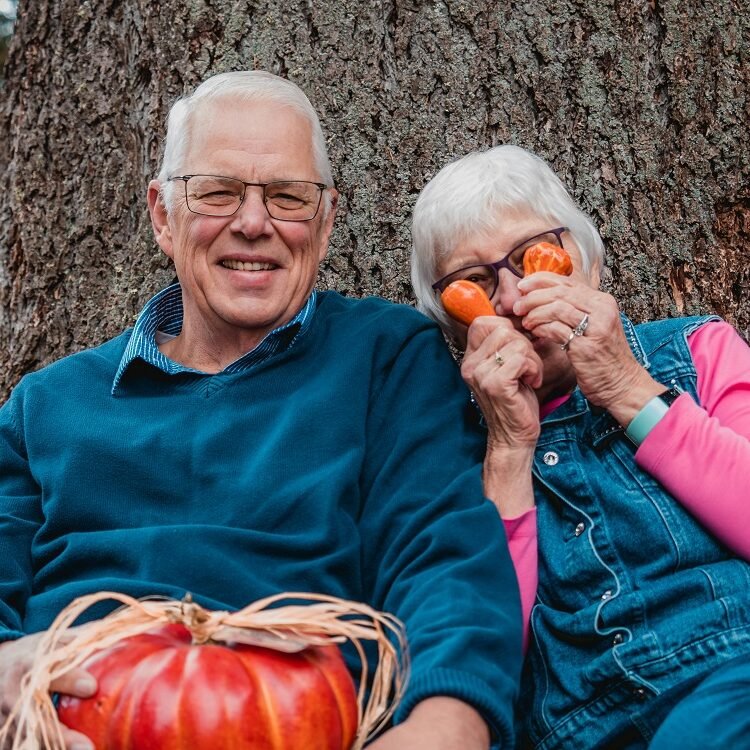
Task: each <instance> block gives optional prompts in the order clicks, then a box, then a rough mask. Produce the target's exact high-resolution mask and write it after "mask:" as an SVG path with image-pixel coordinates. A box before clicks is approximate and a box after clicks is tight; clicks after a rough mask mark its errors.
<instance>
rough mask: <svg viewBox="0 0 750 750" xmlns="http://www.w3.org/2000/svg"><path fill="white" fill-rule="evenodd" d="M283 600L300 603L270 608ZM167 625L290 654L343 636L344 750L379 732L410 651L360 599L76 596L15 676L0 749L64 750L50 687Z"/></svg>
mask: <svg viewBox="0 0 750 750" xmlns="http://www.w3.org/2000/svg"><path fill="white" fill-rule="evenodd" d="M106 599H114V600H116V601H119V602H121V603H122V604H123V605H124V606H123V607H120V608H119V609H117V610H115V611H114V612H112V613H111V614H109V615H107V616H106V617H104V618H102V619H101V620H93V621H91V622H88V623H86V624H84V625H80V626H77V627H75V628H73V629H72V630H71V629H70V628H71V625H72V624H73V622H75V620H76V619H77V618H78V617H79V616H80V614H81V613H82V612H84V611H85V610H87V609H88V608H89V607H91V606H93V605H94V604H96V603H97V602H101V601H104V600H106ZM284 600H298V601H302V602H305V603H304V604H288V605H285V606H279V607H276V606H273V605H275V604H277V603H278V602H282V601H284ZM167 623H181V624H183V625H184V626H185V627H186V628H187V629H188V630H189V631H190V632H191V634H192V636H193V642H194V643H205V642H207V641H209V640H211V641H221V642H234V643H238V642H240V643H249V644H252V645H260V646H264V647H266V648H275V649H277V650H279V651H287V652H290V651H292V652H293V651H300V650H302V649H303V648H306V647H307V646H317V645H328V644H333V643H341V642H344V641H349V642H350V643H351V644H352V645H353V646H354V647H355V649H356V650H357V654H358V655H359V658H360V661H361V664H362V674H361V679H360V684H359V690H358V693H357V714H358V730H357V736H356V739H355V741H354V744H353V745H352V748H351V750H361V748H362V747H363V746H364V744H365V742H366V741H367V740H369V739H371V738H372V737H374V736H375V735H376V734H378V733H379V732H380V731H382V729H383V728H384V727H385V725H386V724H387V722H388V720H389V719H390V717H391V716H392V715H393V712H394V711H395V710H396V707H397V706H398V703H399V701H400V700H401V698H402V697H403V694H404V690H405V689H406V682H407V680H408V675H409V653H408V648H407V643H406V633H405V629H404V626H403V624H402V623H401V622H400V621H399V620H398V619H397V618H395V617H393V616H392V615H389V614H385V613H383V612H378V611H377V610H375V609H372V608H371V607H368V606H367V605H365V604H360V603H358V602H351V601H347V600H345V599H339V598H337V597H333V596H325V595H322V594H310V593H294V592H291V593H284V594H277V595H275V596H269V597H267V598H265V599H260V600H258V601H256V602H254V603H253V604H250V605H249V606H247V607H245V608H244V609H241V610H239V611H237V612H222V611H211V610H207V609H203V607H200V606H199V605H198V604H195V603H194V602H192V600H191V599H190V598H189V596H188V597H186V598H185V599H184V600H183V601H181V602H180V601H177V600H175V599H156V598H153V599H152V598H149V599H141V600H138V599H134V598H132V597H130V596H127V595H125V594H118V593H113V592H109V591H101V592H99V593H96V594H90V595H88V596H82V597H79V598H78V599H75V600H74V601H73V602H71V603H70V604H69V605H68V606H67V607H66V608H65V609H63V610H62V612H60V614H59V615H58V616H57V618H56V619H55V621H54V622H53V623H52V625H51V626H50V628H49V630H47V631H46V632H45V633H44V635H43V637H42V638H41V640H40V641H39V645H38V647H37V651H36V655H35V658H34V663H33V666H32V668H31V670H30V671H29V672H28V673H27V674H26V675H25V676H24V678H23V680H22V683H21V694H20V696H19V699H18V701H17V702H16V705H15V706H14V708H13V710H12V711H11V713H10V714H9V716H8V717H7V720H6V721H5V723H4V724H3V727H2V729H0V748H8V750H39V748H40V747H41V748H45V750H65V743H64V741H63V737H62V730H61V727H60V722H59V721H58V719H57V712H56V710H55V707H54V705H53V703H52V699H51V696H50V685H51V684H52V683H53V682H54V681H55V680H56V679H57V678H58V677H60V676H61V675H63V674H65V673H66V672H68V671H70V670H71V669H73V668H75V667H79V666H81V665H82V664H83V663H84V662H85V661H86V660H87V659H88V658H89V657H90V656H91V655H92V654H94V653H95V652H97V651H101V650H103V649H106V648H109V647H110V646H113V645H114V644H116V643H118V642H119V641H121V640H123V639H124V638H128V637H130V636H135V635H140V634H141V633H145V632H146V631H148V630H151V629H153V628H155V627H158V626H160V625H164V624H167ZM364 641H374V642H375V643H376V644H377V649H378V663H377V667H376V669H375V673H374V675H373V678H372V686H371V691H370V697H369V699H368V700H367V702H366V704H365V693H366V689H367V683H368V679H367V678H368V664H367V658H366V656H365V651H364V646H363V642H364ZM8 743H10V744H8Z"/></svg>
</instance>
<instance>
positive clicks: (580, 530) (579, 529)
mask: <svg viewBox="0 0 750 750" xmlns="http://www.w3.org/2000/svg"><path fill="white" fill-rule="evenodd" d="M585 530H586V524H585V523H583V522H581V523H579V524H578V525H577V526H576V530H575V531H574V532H573V533H574V534H575V535H576V536H581V534H583V532H584V531H585Z"/></svg>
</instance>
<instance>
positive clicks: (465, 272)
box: [432, 227, 568, 299]
mask: <svg viewBox="0 0 750 750" xmlns="http://www.w3.org/2000/svg"><path fill="white" fill-rule="evenodd" d="M567 231H568V228H567V227H557V228H556V229H548V230H547V231H546V232H541V233H540V234H535V235H534V236H533V237H529V238H528V239H526V240H524V241H523V242H521V243H520V244H518V245H516V246H515V247H514V248H513V249H512V250H511V251H510V252H509V253H508V254H507V255H506V256H505V257H504V258H503V259H502V260H498V261H495V262H494V263H481V264H478V265H473V266H464V267H463V268H459V269H458V270H457V271H453V272H452V273H449V274H448V275H447V276H443V278H442V279H439V280H438V281H436V282H435V283H434V284H433V285H432V288H433V289H434V290H435V291H436V292H442V291H443V290H444V289H445V287H447V286H448V284H451V283H452V282H454V281H458V280H459V279H465V280H468V281H473V282H474V283H475V284H478V285H479V286H481V287H482V289H484V291H485V292H486V293H487V296H488V297H489V298H490V299H492V295H493V294H494V293H495V290H496V289H497V285H498V283H499V282H498V279H499V275H500V269H501V268H507V269H508V270H509V271H510V272H511V273H512V274H513V275H514V276H518V278H520V279H522V278H523V275H524V274H523V256H524V253H525V252H526V251H527V250H528V249H529V248H530V247H531V246H532V245H536V244H537V243H538V242H549V243H551V244H556V245H558V246H559V247H562V248H563V249H564V246H563V242H562V233H563V232H567Z"/></svg>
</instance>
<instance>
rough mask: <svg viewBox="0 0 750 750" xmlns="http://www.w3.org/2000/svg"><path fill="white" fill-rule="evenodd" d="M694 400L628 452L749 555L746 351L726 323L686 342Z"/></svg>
mask: <svg viewBox="0 0 750 750" xmlns="http://www.w3.org/2000/svg"><path fill="white" fill-rule="evenodd" d="M688 345H689V347H690V352H691V354H692V356H693V361H694V363H695V369H696V372H697V374H698V383H697V390H698V396H699V398H700V401H701V405H700V406H699V405H698V404H696V403H695V402H694V401H693V400H692V399H691V398H690V396H689V395H688V394H682V395H681V396H680V397H679V398H678V399H677V400H676V401H675V402H674V404H672V407H671V408H670V409H669V411H668V412H667V414H666V415H665V416H664V418H663V419H661V420H660V421H659V422H658V424H657V425H656V426H655V427H654V429H653V430H652V431H651V432H650V433H649V435H648V436H647V437H646V439H645V440H644V441H643V443H642V444H641V446H640V447H639V449H638V451H637V453H636V456H635V458H636V462H637V463H638V465H639V466H641V468H643V469H645V470H646V471H648V472H649V473H650V474H651V475H653V476H654V477H655V478H656V479H658V480H659V481H660V482H661V483H662V484H663V485H664V486H665V487H666V488H667V489H668V490H669V492H670V493H671V494H672V495H673V496H674V497H675V498H676V499H678V500H679V501H680V502H681V503H682V504H683V505H684V506H685V507H686V508H687V509H688V510H690V512H691V513H692V514H693V515H694V516H695V517H696V518H697V519H698V520H699V521H701V523H703V524H704V525H705V527H706V528H707V529H708V530H709V531H711V533H713V534H714V535H715V536H716V537H717V538H718V539H720V540H721V541H722V542H723V543H724V544H726V545H727V546H728V547H729V548H730V549H732V550H734V551H735V552H736V553H737V554H738V555H740V556H741V557H743V558H745V559H746V560H750V503H749V502H748V497H747V475H748V471H749V470H750V348H748V346H747V345H746V344H745V342H744V341H743V340H742V339H741V338H740V337H739V335H738V334H737V333H736V331H735V330H734V329H733V328H732V327H731V326H730V325H728V324H727V323H724V322H715V323H708V324H706V325H705V326H703V327H702V328H700V329H698V330H697V331H696V332H694V333H693V334H692V335H691V336H690V338H689V339H688Z"/></svg>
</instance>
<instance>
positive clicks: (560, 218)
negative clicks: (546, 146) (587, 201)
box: [411, 145, 604, 330]
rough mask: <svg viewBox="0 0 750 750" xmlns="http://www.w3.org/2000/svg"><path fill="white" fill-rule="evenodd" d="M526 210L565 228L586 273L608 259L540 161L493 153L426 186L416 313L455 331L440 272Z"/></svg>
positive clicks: (420, 212) (453, 166)
mask: <svg viewBox="0 0 750 750" xmlns="http://www.w3.org/2000/svg"><path fill="white" fill-rule="evenodd" d="M504 211H505V212H507V211H511V212H512V211H528V212H530V213H531V214H532V215H533V216H537V217H539V218H540V219H542V220H545V221H547V222H549V226H550V228H553V227H558V226H564V227H568V229H569V231H570V234H571V235H572V236H573V239H574V240H575V242H576V245H577V246H578V248H579V250H580V251H581V255H582V256H583V270H584V272H586V273H588V272H589V271H590V270H591V268H592V267H593V266H594V265H597V264H598V265H601V263H602V261H603V259H604V243H603V242H602V239H601V237H600V235H599V232H598V231H597V230H596V228H595V227H594V225H593V223H592V222H591V220H590V219H589V218H588V217H587V216H586V215H585V214H584V213H583V212H582V211H581V210H580V209H579V208H578V207H577V206H576V204H575V203H574V201H573V199H572V198H571V197H570V195H569V193H568V191H567V190H566V189H565V186H564V185H563V184H562V182H561V181H560V179H559V178H558V177H557V175H555V173H554V172H553V171H552V170H551V169H550V168H549V166H547V164H546V163H545V162H544V161H542V159H540V158H539V157H538V156H535V155H534V154H532V153H530V152H528V151H526V150H524V149H522V148H520V147H518V146H511V145H505V146H496V147H494V148H491V149H488V150H486V151H478V152H474V153H471V154H468V155H467V156H464V157H463V158H461V159H458V160H457V161H454V162H452V163H450V164H448V165H446V166H445V167H443V168H442V169H441V170H440V171H439V172H438V173H437V174H436V175H435V177H433V179H432V180H430V182H429V183H428V184H427V185H426V186H425V187H424V189H423V190H422V192H421V193H420V195H419V198H418V199H417V202H416V205H415V206H414V212H413V215H412V255H411V279H412V286H413V287H414V293H415V295H416V298H417V306H418V307H419V309H420V310H422V312H424V313H426V314H427V315H429V316H430V317H431V318H433V319H434V320H436V321H437V322H438V323H440V324H441V325H442V326H443V327H445V328H447V329H449V330H450V329H451V321H450V319H449V318H448V316H447V315H446V313H445V311H444V310H443V308H442V306H441V305H440V302H439V300H438V298H437V295H436V293H435V290H434V289H433V288H432V284H433V283H434V282H435V281H437V278H438V270H437V269H438V267H439V266H440V264H441V263H442V262H443V261H445V260H446V258H448V256H450V254H451V253H452V252H453V251H454V250H455V248H456V245H457V244H458V243H460V242H462V241H464V240H466V239H468V238H470V237H474V236H477V235H479V236H488V237H492V236H493V235H497V234H499V233H501V232H502V220H501V217H500V214H501V213H502V212H504Z"/></svg>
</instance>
